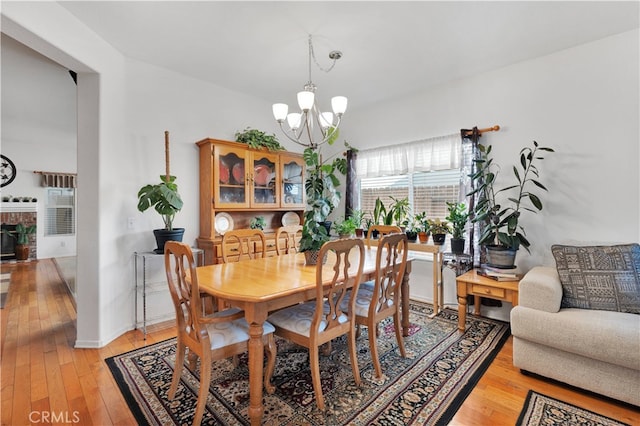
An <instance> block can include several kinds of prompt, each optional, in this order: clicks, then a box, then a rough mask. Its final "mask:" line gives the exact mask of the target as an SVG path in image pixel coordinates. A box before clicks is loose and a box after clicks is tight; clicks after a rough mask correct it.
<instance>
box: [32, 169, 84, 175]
mask: <svg viewBox="0 0 640 426" xmlns="http://www.w3.org/2000/svg"><path fill="white" fill-rule="evenodd" d="M33 173H36V174H38V173H39V174H41V175H43V174H44V175H74V176H75V175H77V173H69V172H43V171H42V170H34V171H33Z"/></svg>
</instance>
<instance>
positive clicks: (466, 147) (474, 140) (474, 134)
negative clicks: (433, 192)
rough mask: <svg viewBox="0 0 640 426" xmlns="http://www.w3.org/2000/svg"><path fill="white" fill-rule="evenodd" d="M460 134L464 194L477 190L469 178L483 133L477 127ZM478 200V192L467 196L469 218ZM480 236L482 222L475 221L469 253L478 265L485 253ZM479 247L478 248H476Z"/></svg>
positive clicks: (475, 167)
mask: <svg viewBox="0 0 640 426" xmlns="http://www.w3.org/2000/svg"><path fill="white" fill-rule="evenodd" d="M460 136H461V137H462V153H463V161H462V164H463V167H462V174H463V178H462V182H463V188H462V189H463V191H460V192H461V193H463V194H469V193H470V192H472V191H473V190H475V188H476V185H475V183H474V182H473V181H472V180H471V179H470V178H469V175H472V174H474V173H475V172H476V170H477V165H476V162H475V161H474V160H476V159H478V158H480V151H479V150H478V143H479V141H480V137H481V136H482V134H481V133H480V132H479V131H478V128H477V127H474V128H473V129H470V130H469V129H462V130H460ZM477 200H478V194H475V195H473V196H469V197H467V205H468V207H469V213H470V216H469V218H470V219H471V220H473V219H474V218H475V214H474V209H475V205H476V203H477ZM479 236H480V224H478V223H473V224H472V226H470V227H469V254H470V255H471V258H472V259H473V263H474V265H475V266H476V267H478V266H480V264H481V263H483V261H482V257H483V254H482V253H481V247H479V246H478V237H479ZM476 249H477V250H476Z"/></svg>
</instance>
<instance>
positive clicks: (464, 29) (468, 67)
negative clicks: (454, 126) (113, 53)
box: [60, 1, 640, 108]
mask: <svg viewBox="0 0 640 426" xmlns="http://www.w3.org/2000/svg"><path fill="white" fill-rule="evenodd" d="M60 4H61V5H62V6H63V7H65V8H66V9H67V10H69V11H70V12H71V13H72V14H74V15H75V16H76V17H77V18H78V19H80V20H81V21H83V22H84V23H85V24H86V25H87V26H88V27H90V28H91V29H92V30H93V31H95V32H96V33H97V34H99V35H100V36H101V37H102V38H103V39H105V40H106V41H107V42H109V43H110V44H111V45H113V46H114V47H115V48H116V49H117V50H119V51H120V52H122V53H123V54H124V55H125V56H127V57H130V58H135V59H138V60H140V61H143V62H147V63H150V64H154V65H157V66H160V67H164V68H168V69H171V70H174V71H177V72H180V73H182V74H185V75H189V76H192V77H195V78H198V79H201V80H206V81H210V82H212V83H214V84H217V85H220V86H224V87H228V88H230V89H233V90H237V91H241V92H247V93H250V94H253V95H255V96H257V97H259V98H263V99H265V100H268V101H269V102H287V103H289V104H290V105H291V104H293V103H294V102H295V93H296V92H297V91H298V90H300V89H301V88H302V85H303V84H304V83H305V82H306V81H307V79H308V62H307V58H308V53H307V37H308V34H312V35H313V39H314V46H315V52H316V57H317V59H318V62H319V63H320V65H321V66H322V67H324V68H327V67H329V66H330V64H331V61H330V59H329V58H328V54H329V52H330V51H331V50H340V51H342V53H343V57H342V59H340V60H339V61H338V62H337V64H336V66H335V68H334V69H333V70H332V71H331V72H330V73H325V72H322V71H320V70H319V69H318V68H317V66H316V65H315V64H313V65H312V80H313V81H314V83H316V84H317V85H318V96H319V97H320V101H321V102H324V101H323V99H325V98H326V99H327V100H328V98H329V97H330V96H334V95H345V96H347V97H348V98H349V105H350V108H358V107H364V106H366V105H369V104H372V103H376V102H380V101H382V100H384V99H388V98H393V97H398V96H401V95H405V94H407V93H410V92H412V91H420V90H422V89H425V88H428V87H430V86H434V85H438V84H442V83H444V82H447V81H452V80H456V79H460V78H464V77H468V76H471V75H474V74H478V73H482V72H485V71H488V70H492V69H496V68H500V67H504V66H506V65H509V64H513V63H516V62H520V61H523V60H527V59H530V58H534V57H538V56H542V55H546V54H549V53H552V52H556V51H559V50H562V49H566V48H569V47H572V46H577V45H580V44H583V43H587V42H591V41H593V40H597V39H600V38H603V37H606V36H609V35H613V34H617V33H621V32H625V31H629V30H631V29H634V28H638V27H639V26H640V25H639V21H640V18H639V4H640V3H639V2H638V1H627V2H610V1H603V2H594V1H584V2H582V1H581V2H578V1H569V2H538V1H534V2H506V1H498V2H454V1H449V2H433V1H411V2H394V1H387V2H369V1H356V2H332V1H331V2H280V1H278V2H268V1H259V2H244V1H233V2H230V1H228V2H223V1H196V2H188V1H174V2H168V1H160V2H155V1H140V2H134V1H129V2H116V1H105V2H100V1H71V2H69V1H64V2H60ZM327 102H328V101H327Z"/></svg>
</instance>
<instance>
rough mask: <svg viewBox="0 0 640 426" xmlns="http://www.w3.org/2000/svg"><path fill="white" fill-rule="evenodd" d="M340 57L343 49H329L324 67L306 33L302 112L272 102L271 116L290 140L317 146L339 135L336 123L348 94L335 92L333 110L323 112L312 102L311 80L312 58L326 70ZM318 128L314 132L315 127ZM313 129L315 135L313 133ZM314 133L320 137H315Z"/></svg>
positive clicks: (314, 90)
mask: <svg viewBox="0 0 640 426" xmlns="http://www.w3.org/2000/svg"><path fill="white" fill-rule="evenodd" d="M341 57H342V52H340V51H339V50H333V51H331V52H330V53H329V58H330V59H332V60H333V63H332V64H331V66H330V67H329V68H328V69H326V70H325V69H323V68H322V67H321V66H320V64H318V61H317V60H316V55H315V53H314V51H313V43H312V42H311V35H309V81H308V82H307V84H305V85H304V90H303V91H301V92H298V106H299V107H300V110H301V112H292V113H289V106H288V105H287V104H283V103H279V104H273V116H274V117H275V119H276V121H277V122H278V124H279V125H280V129H281V130H282V132H283V133H284V135H285V136H286V137H287V138H289V139H291V140H292V141H293V142H295V143H297V144H300V145H302V146H305V147H308V148H311V149H316V148H317V147H318V146H320V145H322V144H324V143H326V142H332V141H333V140H335V138H336V137H337V136H338V133H337V132H338V127H339V126H340V121H341V120H342V114H344V112H345V111H346V110H347V98H346V97H344V96H334V97H333V98H331V108H332V110H333V112H328V111H325V112H322V111H320V109H318V107H317V106H316V103H315V92H316V85H315V84H313V82H312V81H311V59H312V58H313V61H314V62H315V63H316V65H317V67H318V68H320V69H321V70H322V71H324V72H329V71H331V69H332V68H333V67H334V66H335V64H336V61H337V60H338V59H340V58H341ZM285 119H286V121H287V124H288V126H289V129H285V127H284V125H283V123H284V122H285ZM316 127H317V129H319V134H318V132H314V128H316ZM314 133H315V134H316V136H314ZM314 137H316V138H318V139H319V140H317V141H315V140H314Z"/></svg>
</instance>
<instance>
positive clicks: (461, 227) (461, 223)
mask: <svg viewBox="0 0 640 426" xmlns="http://www.w3.org/2000/svg"><path fill="white" fill-rule="evenodd" d="M447 210H448V211H449V215H448V216H447V217H446V218H445V219H447V220H448V221H449V222H450V223H451V251H452V252H453V253H456V254H460V253H464V244H465V238H464V231H465V226H467V221H468V220H469V212H468V211H467V206H466V205H465V204H464V203H451V202H448V201H447Z"/></svg>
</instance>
